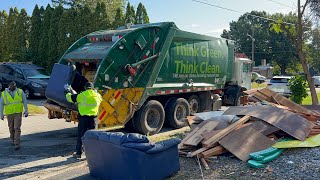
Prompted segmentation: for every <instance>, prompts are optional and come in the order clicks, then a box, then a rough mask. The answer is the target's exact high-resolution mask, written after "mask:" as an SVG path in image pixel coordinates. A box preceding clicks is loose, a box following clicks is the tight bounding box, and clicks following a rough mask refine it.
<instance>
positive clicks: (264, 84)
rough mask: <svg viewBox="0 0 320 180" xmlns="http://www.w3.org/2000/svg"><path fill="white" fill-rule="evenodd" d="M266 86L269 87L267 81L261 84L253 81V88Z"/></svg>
mask: <svg viewBox="0 0 320 180" xmlns="http://www.w3.org/2000/svg"><path fill="white" fill-rule="evenodd" d="M264 87H267V84H266V83H261V84H258V83H256V82H252V83H251V89H258V88H264Z"/></svg>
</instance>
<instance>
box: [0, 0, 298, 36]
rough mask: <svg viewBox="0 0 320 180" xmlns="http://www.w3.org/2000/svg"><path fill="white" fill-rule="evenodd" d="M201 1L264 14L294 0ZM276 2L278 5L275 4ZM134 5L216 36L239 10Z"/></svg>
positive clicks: (164, 2)
mask: <svg viewBox="0 0 320 180" xmlns="http://www.w3.org/2000/svg"><path fill="white" fill-rule="evenodd" d="M199 1H202V2H205V3H209V4H213V5H217V6H221V7H225V8H229V9H232V10H236V11H239V12H243V13H245V12H249V11H252V10H258V11H262V10H264V11H266V12H268V13H275V12H282V13H287V12H289V11H292V10H294V9H293V8H295V7H296V5H295V4H296V2H297V1H296V0H286V1H284V0H255V1H254V0H241V1H240V0H199ZM273 1H276V2H278V3H280V4H277V3H275V2H273ZM49 2H51V0H0V10H3V9H4V10H6V11H8V10H9V8H10V7H18V8H19V9H21V8H25V9H27V12H28V14H31V13H32V10H33V8H34V6H35V4H38V5H39V6H41V5H43V6H46V5H47V4H48V3H49ZM129 2H130V3H131V4H133V5H134V6H135V7H137V5H138V3H139V2H142V3H143V4H144V5H145V6H146V8H147V12H148V14H149V17H150V21H151V22H163V21H173V22H175V23H176V24H177V26H178V27H179V28H180V29H183V30H187V31H191V32H196V33H200V34H206V35H210V36H215V37H219V36H220V34H221V33H222V30H223V29H226V28H228V27H229V22H231V21H232V20H237V19H238V18H239V16H240V15H241V13H236V12H232V11H228V10H223V9H219V8H216V7H212V6H208V5H204V4H200V3H198V2H194V1H192V0H129Z"/></svg>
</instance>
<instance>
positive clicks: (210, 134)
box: [202, 129, 222, 142]
mask: <svg viewBox="0 0 320 180" xmlns="http://www.w3.org/2000/svg"><path fill="white" fill-rule="evenodd" d="M221 130H222V129H220V130H213V131H210V132H205V133H202V137H203V140H202V142H204V141H206V140H208V139H210V138H211V137H212V136H214V135H216V134H218V133H219V132H220V131H221Z"/></svg>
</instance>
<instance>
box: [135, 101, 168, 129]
mask: <svg viewBox="0 0 320 180" xmlns="http://www.w3.org/2000/svg"><path fill="white" fill-rule="evenodd" d="M164 118H165V113H164V109H163V106H162V104H161V103H160V102H159V101H156V100H150V101H148V102H147V103H146V104H145V105H143V106H142V107H141V108H140V110H139V111H138V112H137V116H136V117H134V123H135V124H134V127H135V128H136V129H137V130H138V132H139V133H141V134H144V135H153V134H156V133H158V132H159V131H160V130H161V128H162V126H163V123H164Z"/></svg>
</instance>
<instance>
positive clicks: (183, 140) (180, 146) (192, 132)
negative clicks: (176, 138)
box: [178, 127, 200, 149]
mask: <svg viewBox="0 0 320 180" xmlns="http://www.w3.org/2000/svg"><path fill="white" fill-rule="evenodd" d="M199 129H200V128H198V127H196V128H194V130H193V131H191V132H190V133H189V134H188V135H187V136H186V137H184V138H183V139H182V141H181V142H180V144H179V145H178V149H181V148H182V147H183V143H184V142H186V141H187V140H188V139H189V138H190V137H191V136H192V135H194V134H195V133H196V132H197V131H198V130H199Z"/></svg>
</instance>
